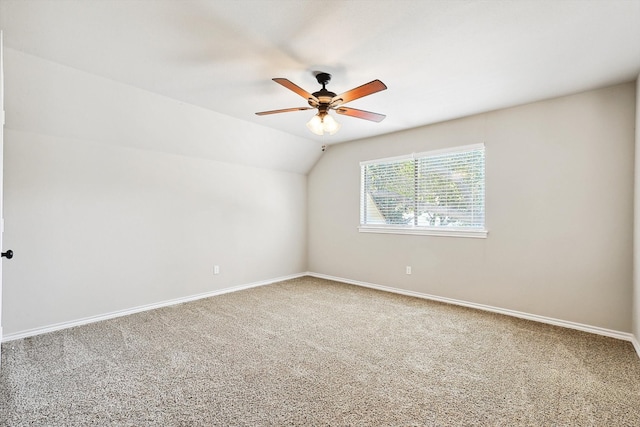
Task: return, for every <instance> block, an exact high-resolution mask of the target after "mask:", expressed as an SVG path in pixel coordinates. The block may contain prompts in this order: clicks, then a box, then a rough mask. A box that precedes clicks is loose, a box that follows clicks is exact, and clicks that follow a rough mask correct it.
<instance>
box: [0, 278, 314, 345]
mask: <svg viewBox="0 0 640 427" xmlns="http://www.w3.org/2000/svg"><path fill="white" fill-rule="evenodd" d="M307 275H308V274H307V273H298V274H292V275H290V276H283V277H277V278H274V279H268V280H262V281H259V282H253V283H249V284H246V285H238V286H232V287H230V288H224V289H218V290H215V291H211V292H204V293H201V294H196V295H189V296H186V297H180V298H175V299H172V300H167V301H160V302H157V303H153V304H146V305H141V306H137V307H132V308H127V309H124V310H118V311H113V312H110V313H105V314H100V315H97V316H90V317H85V318H82V319H77V320H71V321H68V322H61V323H56V324H53V325H47V326H43V327H39V328H33V329H27V330H24V331H20V332H14V333H10V334H7V336H3V337H2V342H7V341H13V340H19V339H22V338H28V337H32V336H35V335H41V334H46V333H48V332H54V331H59V330H61V329H67V328H73V327H75V326H81V325H87V324H89V323H94V322H100V321H102V320H108V319H113V318H116V317H122V316H128V315H130V314H134V313H140V312H142V311H148V310H154V309H156V308H161V307H167V306H170V305H176V304H182V303H185V302H189V301H195V300H199V299H202V298H209V297H213V296H216V295H222V294H227V293H230V292H237V291H242V290H244V289H250V288H255V287H258V286H264V285H270V284H272V283H276V282H282V281H283V280H290V279H296V278H298V277H303V276H307Z"/></svg>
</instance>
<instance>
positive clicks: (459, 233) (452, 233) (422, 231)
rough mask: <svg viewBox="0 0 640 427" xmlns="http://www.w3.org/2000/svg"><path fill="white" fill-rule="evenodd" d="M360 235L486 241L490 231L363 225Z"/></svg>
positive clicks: (360, 227) (359, 228) (359, 229)
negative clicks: (464, 238) (373, 234)
mask: <svg viewBox="0 0 640 427" xmlns="http://www.w3.org/2000/svg"><path fill="white" fill-rule="evenodd" d="M358 232H360V233H381V234H413V235H418V236H441V237H470V238H476V239H486V238H487V233H488V231H487V230H485V229H466V230H461V229H454V228H423V227H388V226H384V227H376V226H371V225H361V226H359V227H358Z"/></svg>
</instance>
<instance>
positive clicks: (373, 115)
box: [335, 107, 387, 123]
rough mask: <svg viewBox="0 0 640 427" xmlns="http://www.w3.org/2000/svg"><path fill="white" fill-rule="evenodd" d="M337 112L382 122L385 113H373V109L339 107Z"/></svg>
mask: <svg viewBox="0 0 640 427" xmlns="http://www.w3.org/2000/svg"><path fill="white" fill-rule="evenodd" d="M335 111H336V113H338V114H342V115H344V116H351V117H357V118H359V119H365V120H371V121H372V122H377V123H380V122H381V121H382V120H384V118H385V117H387V116H385V115H384V114H379V113H372V112H371V111H364V110H358V109H357V108H349V107H339V108H336V109H335Z"/></svg>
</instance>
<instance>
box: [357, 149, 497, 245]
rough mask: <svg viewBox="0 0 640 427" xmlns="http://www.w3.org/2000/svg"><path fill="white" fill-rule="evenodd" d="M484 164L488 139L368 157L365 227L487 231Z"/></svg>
mask: <svg viewBox="0 0 640 427" xmlns="http://www.w3.org/2000/svg"><path fill="white" fill-rule="evenodd" d="M484 165H485V161H484V145H483V144H479V145H471V146H464V147H457V148H454V149H448V150H439V151H431V152H426V153H419V154H414V155H411V156H403V157H395V158H390V159H380V160H373V161H368V162H362V163H361V164H360V167H361V191H360V195H361V205H360V206H361V208H360V229H361V231H378V232H403V230H405V231H406V230H411V231H412V233H416V234H442V233H429V232H428V231H429V230H440V231H442V230H448V231H454V233H453V234H454V235H458V234H456V233H455V231H456V230H462V231H468V232H470V233H469V235H470V236H473V237H484V236H486V231H485V221H484V219H485V218H484V180H485V179H484ZM425 231H426V232H425ZM474 231H480V232H481V234H482V235H476V234H474V233H473V232H474Z"/></svg>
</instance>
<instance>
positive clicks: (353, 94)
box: [331, 80, 387, 107]
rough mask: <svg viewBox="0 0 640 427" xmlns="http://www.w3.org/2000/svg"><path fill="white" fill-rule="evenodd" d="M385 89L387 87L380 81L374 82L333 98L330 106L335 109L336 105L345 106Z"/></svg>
mask: <svg viewBox="0 0 640 427" xmlns="http://www.w3.org/2000/svg"><path fill="white" fill-rule="evenodd" d="M386 88H387V86H386V85H385V84H384V83H382V82H381V81H380V80H374V81H372V82H369V83H366V84H363V85H362V86H358V87H357V88H355V89H351V90H348V91H346V92H345V93H341V94H340V95H338V96H335V97H334V98H333V99H332V100H331V106H332V107H337V106H338V105H342V104H346V103H347V102H350V101H353V100H354V99H358V98H362V97H363V96H367V95H371V94H372V93H376V92H380V91H381V90H385V89H386Z"/></svg>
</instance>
